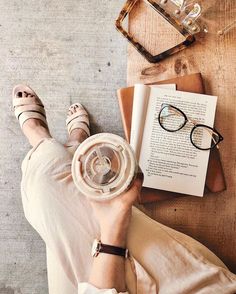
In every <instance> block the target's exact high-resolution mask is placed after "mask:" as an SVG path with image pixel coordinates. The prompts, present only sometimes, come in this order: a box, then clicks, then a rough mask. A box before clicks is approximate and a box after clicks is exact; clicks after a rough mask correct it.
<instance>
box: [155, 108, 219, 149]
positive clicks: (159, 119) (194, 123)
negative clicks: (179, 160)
mask: <svg viewBox="0 0 236 294" xmlns="http://www.w3.org/2000/svg"><path fill="white" fill-rule="evenodd" d="M167 106H171V107H172V108H174V109H175V110H177V111H178V112H180V113H181V114H182V115H183V117H184V119H185V121H184V123H183V125H182V126H181V127H180V128H178V129H177V130H168V129H166V128H165V127H164V126H163V125H162V123H161V112H162V111H163V109H164V108H165V107H167ZM158 122H159V124H160V126H161V127H162V128H163V129H164V130H165V131H167V132H171V133H174V132H178V131H180V130H181V129H182V128H183V127H184V126H185V125H186V124H187V122H190V123H192V124H193V125H194V127H193V128H192V130H191V132H190V141H191V143H192V145H193V146H194V147H195V148H197V149H199V150H202V151H204V150H205V151H207V150H211V149H214V148H215V147H216V148H217V149H219V146H218V144H219V143H220V142H221V141H223V140H224V138H223V136H222V135H221V134H220V133H219V132H218V131H217V130H216V129H215V128H212V127H210V126H207V125H204V124H199V123H196V121H195V120H193V119H190V118H188V117H187V116H186V114H185V113H184V112H183V111H182V110H181V109H179V108H178V107H175V106H173V105H171V104H168V103H162V105H161V110H160V112H159V114H158ZM198 127H205V128H207V129H208V130H211V132H212V134H216V135H218V137H219V141H218V142H217V143H216V142H214V143H215V145H214V146H212V147H210V148H199V147H197V146H196V145H195V144H194V143H193V139H192V134H193V132H194V130H195V129H196V128H198ZM212 140H213V141H215V140H214V138H213V136H212Z"/></svg>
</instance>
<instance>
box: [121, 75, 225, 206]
mask: <svg viewBox="0 0 236 294" xmlns="http://www.w3.org/2000/svg"><path fill="white" fill-rule="evenodd" d="M154 84H176V87H177V90H179V91H185V92H192V93H199V94H204V93H205V90H204V84H203V79H202V76H201V74H200V73H196V74H192V75H186V76H182V77H177V78H174V79H169V80H165V81H158V82H156V83H152V85H154ZM117 95H118V101H119V106H120V111H121V117H122V123H123V128H124V132H125V137H126V140H127V141H128V142H129V141H130V131H131V119H132V109H133V95H134V87H128V88H122V89H119V90H118V91H117ZM225 189H226V183H225V178H224V173H223V168H222V164H221V160H220V154H219V151H218V149H217V148H215V149H213V150H212V151H211V153H210V157H209V163H208V170H207V177H206V186H205V193H207V192H214V193H216V192H221V191H223V190H225ZM205 193H204V194H205ZM180 196H187V195H185V194H180V193H173V192H169V191H163V190H155V189H150V188H143V189H142V193H141V195H140V197H139V203H141V204H144V203H149V202H154V201H161V200H167V199H170V198H173V197H180Z"/></svg>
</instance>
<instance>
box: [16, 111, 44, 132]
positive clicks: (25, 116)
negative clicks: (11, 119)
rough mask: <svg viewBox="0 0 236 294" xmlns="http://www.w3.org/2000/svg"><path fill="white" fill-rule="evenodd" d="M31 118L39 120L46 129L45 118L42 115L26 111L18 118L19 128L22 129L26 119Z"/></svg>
mask: <svg viewBox="0 0 236 294" xmlns="http://www.w3.org/2000/svg"><path fill="white" fill-rule="evenodd" d="M31 118H35V119H39V120H41V121H42V122H43V123H44V124H45V126H46V127H47V126H48V124H47V120H46V117H45V116H44V115H42V114H41V113H39V112H31V111H27V112H22V113H21V115H20V116H19V118H18V119H19V123H20V126H21V128H22V127H23V124H24V123H25V122H26V121H27V120H28V119H31Z"/></svg>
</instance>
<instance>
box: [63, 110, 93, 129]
mask: <svg viewBox="0 0 236 294" xmlns="http://www.w3.org/2000/svg"><path fill="white" fill-rule="evenodd" d="M79 117H83V118H84V120H81V121H84V122H85V123H86V124H87V125H88V126H89V119H88V113H87V111H86V110H85V109H80V110H78V111H76V112H75V113H73V114H72V115H70V116H68V117H67V119H66V125H67V126H68V124H69V123H70V122H71V121H72V120H74V119H76V118H79Z"/></svg>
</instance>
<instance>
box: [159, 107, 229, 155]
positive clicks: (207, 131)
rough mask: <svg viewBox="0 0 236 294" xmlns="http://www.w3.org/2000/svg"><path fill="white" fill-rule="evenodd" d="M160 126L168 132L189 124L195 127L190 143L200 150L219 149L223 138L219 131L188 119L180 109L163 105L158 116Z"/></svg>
mask: <svg viewBox="0 0 236 294" xmlns="http://www.w3.org/2000/svg"><path fill="white" fill-rule="evenodd" d="M158 121H159V124H160V126H161V127H162V128H163V129H164V130H166V131H167V132H177V131H179V130H181V129H182V128H183V127H184V126H185V125H186V123H187V122H190V123H192V124H193V125H194V126H193V128H192V130H191V133H190V141H191V143H192V144H193V146H194V147H196V148H197V149H200V150H210V149H213V148H214V147H217V148H219V147H218V144H219V143H220V142H221V141H222V140H223V137H222V136H221V134H220V133H219V132H217V130H215V129H214V128H211V127H209V126H207V125H204V124H198V123H197V122H196V121H195V120H193V119H190V118H187V116H186V114H185V113H184V112H183V111H182V110H180V109H179V108H177V107H175V106H173V105H170V104H166V103H163V104H162V105H161V110H160V112H159V115H158Z"/></svg>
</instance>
